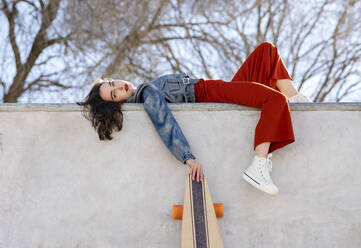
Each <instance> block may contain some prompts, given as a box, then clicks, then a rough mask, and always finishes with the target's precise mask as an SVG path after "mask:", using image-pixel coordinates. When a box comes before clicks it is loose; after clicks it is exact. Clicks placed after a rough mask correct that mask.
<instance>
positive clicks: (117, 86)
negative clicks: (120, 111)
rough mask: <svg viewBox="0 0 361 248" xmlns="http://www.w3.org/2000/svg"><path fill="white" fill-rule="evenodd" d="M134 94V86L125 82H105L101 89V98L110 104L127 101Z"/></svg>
mask: <svg viewBox="0 0 361 248" xmlns="http://www.w3.org/2000/svg"><path fill="white" fill-rule="evenodd" d="M134 92H135V89H134V86H133V85H132V84H131V83H129V82H127V81H123V80H113V81H105V82H103V83H102V85H101V86H100V88H99V94H100V97H101V98H102V99H103V100H104V101H108V102H121V101H126V100H128V98H129V97H131V96H132V95H133V94H134Z"/></svg>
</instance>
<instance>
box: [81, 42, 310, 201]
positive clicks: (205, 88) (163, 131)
mask: <svg viewBox="0 0 361 248" xmlns="http://www.w3.org/2000/svg"><path fill="white" fill-rule="evenodd" d="M287 100H288V101H290V102H311V100H310V99H309V98H307V97H306V96H304V95H303V94H301V93H298V92H297V90H296V89H295V87H294V85H293V82H292V78H291V77H290V75H289V74H288V72H287V69H286V67H285V65H284V63H283V61H282V59H281V57H280V55H279V53H278V50H277V48H276V47H275V46H274V45H273V44H271V43H269V42H264V43H261V44H260V45H259V46H258V47H257V48H256V49H255V50H254V51H253V52H252V54H250V55H249V56H248V58H247V60H246V61H245V62H244V63H243V64H242V66H241V67H240V69H239V70H238V72H237V73H236V74H235V75H234V77H233V79H232V80H231V81H230V82H225V81H222V80H205V79H192V78H189V77H188V76H187V75H186V74H170V75H164V76H161V77H159V78H157V79H155V80H153V81H152V82H149V83H144V84H141V85H140V86H139V87H138V88H135V87H134V86H133V85H132V84H131V83H129V82H126V81H124V80H112V79H109V80H107V79H97V80H96V81H95V85H94V86H93V88H92V89H91V91H90V93H89V94H88V96H87V97H86V99H85V101H84V102H78V104H79V105H81V106H84V109H85V110H86V113H87V115H85V117H86V118H87V119H89V120H90V121H91V122H92V125H93V127H94V128H95V129H96V131H97V132H98V135H99V138H100V139H101V140H103V139H109V140H110V139H112V138H111V133H112V131H113V130H116V131H120V130H121V128H122V122H123V115H122V112H121V103H123V102H142V103H143V104H144V109H145V111H146V112H147V114H148V116H149V117H150V119H151V120H152V122H153V124H154V127H155V128H156V130H157V132H158V134H159V135H160V137H161V139H162V140H163V142H164V143H165V145H166V146H167V147H168V149H169V150H170V151H171V152H172V153H173V155H174V156H175V157H176V158H177V159H178V160H179V161H181V162H182V163H185V164H187V165H188V166H189V167H190V169H191V170H190V173H191V175H192V179H193V180H195V179H197V181H199V180H202V179H203V169H202V165H201V164H200V163H199V162H197V161H196V158H195V156H194V155H193V153H192V151H191V149H190V147H189V144H188V142H187V140H186V138H185V137H184V135H183V132H182V130H181V129H180V127H179V125H178V123H177V121H176V120H175V119H174V117H173V115H172V113H171V112H170V111H169V108H168V106H167V102H224V103H235V104H240V105H246V106H252V107H258V108H261V110H262V111H261V116H260V119H259V121H258V124H257V126H256V129H255V138H254V151H255V154H254V158H253V161H252V163H251V164H250V166H249V167H248V168H247V169H246V170H244V171H243V174H242V177H243V178H244V179H245V180H246V181H247V182H248V183H250V184H251V185H253V186H254V187H256V188H257V189H259V190H261V191H264V192H266V193H268V194H271V195H276V194H277V193H278V188H277V186H276V185H275V184H274V183H273V181H272V179H271V178H270V174H269V173H270V172H271V170H272V161H271V160H270V157H271V156H272V154H271V152H273V151H275V150H277V149H279V148H281V147H283V146H286V145H288V144H290V143H292V142H294V141H295V138H294V134H293V128H292V121H291V115H290V109H289V105H288V102H287Z"/></svg>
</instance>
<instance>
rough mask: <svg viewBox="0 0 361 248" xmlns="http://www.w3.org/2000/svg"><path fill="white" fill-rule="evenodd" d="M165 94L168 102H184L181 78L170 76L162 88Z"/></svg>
mask: <svg viewBox="0 0 361 248" xmlns="http://www.w3.org/2000/svg"><path fill="white" fill-rule="evenodd" d="M162 91H163V93H164V96H165V98H166V100H167V101H168V102H183V101H184V94H182V92H183V89H182V86H181V83H180V80H179V79H176V78H168V79H167V80H166V81H165V83H164V85H163V89H162Z"/></svg>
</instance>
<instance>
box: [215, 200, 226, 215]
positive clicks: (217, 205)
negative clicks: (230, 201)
mask: <svg viewBox="0 0 361 248" xmlns="http://www.w3.org/2000/svg"><path fill="white" fill-rule="evenodd" d="M213 207H214V211H215V212H216V216H217V217H223V216H224V205H223V203H214V204H213Z"/></svg>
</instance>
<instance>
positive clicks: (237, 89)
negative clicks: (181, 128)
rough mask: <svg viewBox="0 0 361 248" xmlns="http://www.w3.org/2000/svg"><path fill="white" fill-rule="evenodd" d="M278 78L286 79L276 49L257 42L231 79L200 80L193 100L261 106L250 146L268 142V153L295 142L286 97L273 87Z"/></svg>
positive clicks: (266, 43) (284, 69)
mask: <svg viewBox="0 0 361 248" xmlns="http://www.w3.org/2000/svg"><path fill="white" fill-rule="evenodd" d="M278 79H290V80H292V78H291V77H290V75H289V74H288V72H287V69H286V66H285V65H284V63H283V61H282V59H281V57H280V55H279V53H278V50H277V48H276V47H275V46H274V45H273V44H271V43H269V42H263V43H261V44H260V45H259V46H258V47H257V48H256V49H255V50H254V51H253V52H252V53H251V54H250V55H249V56H248V58H247V59H246V61H245V62H244V63H243V64H242V66H241V67H240V68H239V70H238V71H237V73H236V74H235V75H234V77H233V79H232V81H230V82H225V81H223V80H205V79H200V80H199V82H198V84H196V85H195V97H196V102H223V103H235V104H240V105H246V106H251V107H258V108H261V116H260V119H259V121H258V123H257V126H256V129H255V136H254V149H255V148H256V146H257V145H259V144H261V143H263V142H271V144H270V148H269V150H268V152H269V153H271V152H273V151H275V150H277V149H279V148H281V147H283V146H286V145H288V144H290V143H292V142H294V141H295V137H294V133H293V128H292V120H291V114H290V108H289V105H288V102H287V97H286V96H285V95H284V94H283V93H281V92H280V90H279V89H278V88H277V87H276V82H277V80H278Z"/></svg>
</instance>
